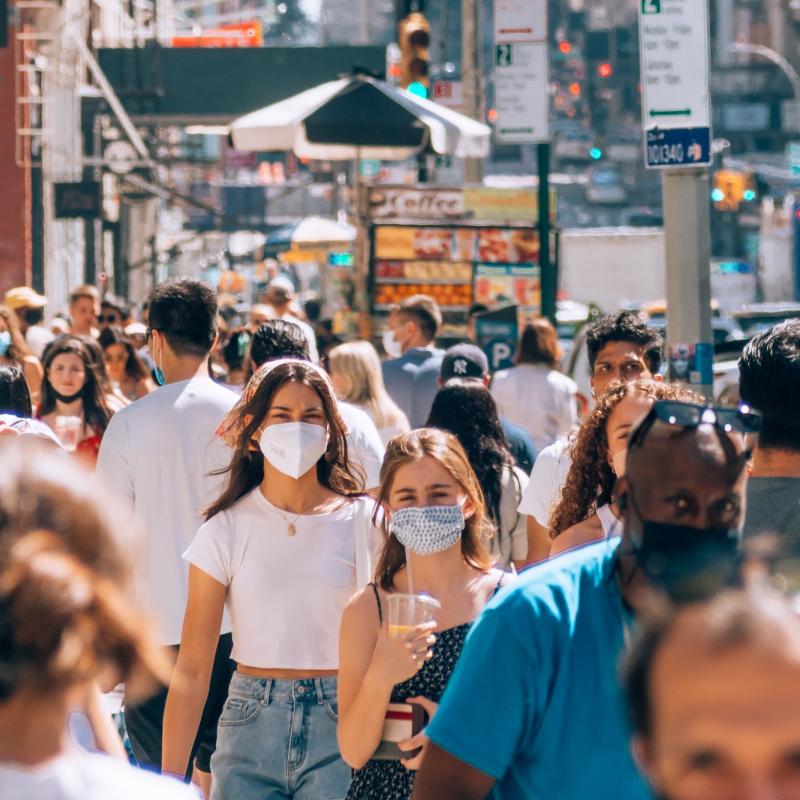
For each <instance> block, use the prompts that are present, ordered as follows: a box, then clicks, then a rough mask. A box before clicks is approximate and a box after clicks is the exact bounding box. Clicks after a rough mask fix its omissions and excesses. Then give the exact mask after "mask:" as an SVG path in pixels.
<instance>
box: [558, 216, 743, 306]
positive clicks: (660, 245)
mask: <svg viewBox="0 0 800 800" xmlns="http://www.w3.org/2000/svg"><path fill="white" fill-rule="evenodd" d="M559 261H560V265H559V283H560V286H559V288H560V290H561V291H562V292H563V293H564V294H565V295H566V296H567V297H568V298H569V299H570V300H575V301H577V302H580V303H596V304H597V305H598V306H600V308H602V309H604V310H605V311H613V310H614V309H616V308H622V307H625V306H630V305H636V306H638V305H641V304H644V303H647V302H649V301H654V300H663V298H664V297H666V282H665V255H664V231H663V229H662V228H587V229H566V230H563V231H562V232H561V245H560V256H559ZM710 269H711V296H712V298H713V299H714V300H716V301H717V307H718V308H719V310H720V312H722V313H723V314H732V313H733V312H735V311H738V310H739V309H740V308H741V307H742V306H744V305H746V304H748V303H752V302H753V301H754V300H755V298H756V275H755V270H754V269H753V267H752V266H750V265H748V264H746V263H744V262H742V261H738V260H735V259H729V260H714V261H712V262H711V265H710Z"/></svg>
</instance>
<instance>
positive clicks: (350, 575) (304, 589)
mask: <svg viewBox="0 0 800 800" xmlns="http://www.w3.org/2000/svg"><path fill="white" fill-rule="evenodd" d="M372 508H374V501H373V500H372V499H370V498H359V499H356V500H354V501H353V502H351V503H348V504H347V505H345V506H344V507H342V508H340V509H338V510H336V511H333V512H330V513H327V514H315V515H303V516H296V515H293V514H289V513H287V512H286V511H279V510H278V509H276V508H275V506H273V505H272V503H270V502H269V501H268V500H267V499H266V498H265V497H264V495H263V494H262V492H261V488H260V487H257V488H255V489H253V490H252V491H251V492H249V493H248V494H246V495H245V496H244V497H242V498H241V499H240V500H238V501H237V502H236V503H235V504H234V505H233V506H231V507H230V508H229V509H227V510H226V511H223V512H221V513H219V514H216V515H215V516H214V517H212V518H211V519H210V520H208V522H206V523H204V524H203V526H202V527H201V528H200V530H199V531H198V532H197V536H196V537H195V539H194V541H193V542H192V543H191V545H190V546H189V548H188V549H187V551H186V554H185V557H186V559H187V561H189V562H190V563H191V564H194V565H195V566H196V567H198V568H199V569H201V570H202V571H203V572H205V573H206V574H207V575H210V576H211V577H212V578H213V579H214V580H216V581H219V582H220V583H222V584H224V585H225V586H227V587H228V592H227V595H226V598H225V605H226V607H227V608H228V611H229V612H230V616H231V622H232V624H233V653H232V656H231V658H233V660H234V661H236V662H237V663H239V664H244V665H246V666H248V667H256V668H259V669H303V670H329V669H338V667H339V623H340V621H341V617H342V612H343V611H344V607H345V605H346V604H347V601H348V600H349V599H350V598H351V597H352V596H353V594H354V593H355V592H356V590H357V589H358V588H360V587H359V586H358V585H357V580H356V575H357V562H359V560H365V561H366V562H369V561H370V554H369V552H362V553H360V554H357V553H356V548H357V542H359V541H362V542H363V543H365V544H366V543H367V542H368V537H363V538H362V539H359V536H358V531H357V526H358V525H359V524H360V523H362V524H364V523H365V524H368V521H369V516H370V513H371V510H372ZM290 523H291V524H293V525H294V526H295V530H296V533H295V535H294V536H292V535H290V533H289V524H290ZM369 571H370V570H367V571H365V573H366V574H365V575H364V577H363V578H362V580H363V582H364V583H366V582H367V581H368V580H370V578H371V576H370V575H369Z"/></svg>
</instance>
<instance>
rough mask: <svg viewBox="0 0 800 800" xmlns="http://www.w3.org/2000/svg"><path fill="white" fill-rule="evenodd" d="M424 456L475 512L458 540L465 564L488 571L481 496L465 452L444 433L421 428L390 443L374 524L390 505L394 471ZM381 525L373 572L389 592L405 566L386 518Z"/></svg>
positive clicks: (402, 550) (489, 562)
mask: <svg viewBox="0 0 800 800" xmlns="http://www.w3.org/2000/svg"><path fill="white" fill-rule="evenodd" d="M426 456H427V457H429V458H432V459H434V460H435V461H437V462H438V463H439V464H440V465H441V466H442V467H444V469H445V470H447V472H449V473H450V476H451V477H452V478H453V480H454V481H455V482H456V483H457V484H458V485H459V486H460V487H461V488H462V489H463V491H464V494H465V495H466V496H467V499H468V500H469V501H470V503H471V504H472V506H473V508H474V513H473V514H472V516H470V518H469V519H468V520H467V521H466V524H465V525H464V533H463V535H462V536H461V553H462V555H463V556H464V560H465V561H466V562H467V563H468V564H470V565H471V566H473V567H475V568H476V569H489V568H490V567H491V566H492V564H493V559H492V556H491V555H490V553H489V550H488V549H487V547H486V544H485V543H486V541H487V539H488V536H489V535H490V533H491V526H489V525H487V521H486V515H485V509H484V503H483V492H481V487H480V485H479V484H478V479H477V478H476V477H475V473H474V472H473V470H472V467H471V466H470V465H469V461H468V460H467V454H466V453H465V452H464V448H462V447H461V445H460V444H459V443H458V439H456V437H455V436H453V435H452V434H450V433H447V432H446V431H441V430H436V429H434V428H420V429H418V430H415V431H411V432H410V433H402V434H400V435H399V436H395V437H394V438H393V439H392V440H391V441H390V442H389V444H388V446H387V448H386V456H385V457H384V459H383V466H382V467H381V483H380V489H379V491H378V499H377V505H376V512H375V520H374V521H375V522H376V523H377V522H378V519H379V516H380V513H381V512H380V510H381V508H383V507H384V506H388V505H389V496H390V495H391V492H392V487H393V486H394V480H395V477H396V476H397V471H398V470H399V469H400V468H401V467H403V466H405V465H406V464H411V463H414V462H417V461H420V460H421V459H423V458H425V457H426ZM382 524H383V528H384V536H385V541H384V546H383V550H382V552H381V556H380V560H379V561H378V566H377V569H376V570H375V581H376V583H377V584H378V585H379V586H380V587H381V588H382V589H384V590H386V591H390V590H391V589H392V588H393V584H394V577H395V575H396V574H397V572H398V571H399V570H400V569H401V568H402V567H404V566H405V563H406V551H405V548H404V547H403V545H401V544H400V542H398V541H397V539H396V538H395V536H394V534H392V533H390V532H389V528H388V523H387V522H386V519H385V515H384V519H383V523H382Z"/></svg>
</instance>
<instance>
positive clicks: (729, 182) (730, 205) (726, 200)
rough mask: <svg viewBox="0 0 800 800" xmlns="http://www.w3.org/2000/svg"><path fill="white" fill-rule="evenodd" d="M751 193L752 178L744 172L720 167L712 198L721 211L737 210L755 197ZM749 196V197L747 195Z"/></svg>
mask: <svg viewBox="0 0 800 800" xmlns="http://www.w3.org/2000/svg"><path fill="white" fill-rule="evenodd" d="M750 195H751V188H750V180H749V177H748V176H747V175H745V174H744V173H743V172H737V171H736V170H733V169H720V170H717V172H716V173H715V174H714V188H713V189H712V191H711V199H712V200H713V201H714V205H715V206H716V207H717V209H718V210H719V211H737V210H738V208H739V204H740V203H741V202H742V201H743V200H745V199H748V200H753V199H755V193H753V196H750ZM745 196H747V198H746V197H745Z"/></svg>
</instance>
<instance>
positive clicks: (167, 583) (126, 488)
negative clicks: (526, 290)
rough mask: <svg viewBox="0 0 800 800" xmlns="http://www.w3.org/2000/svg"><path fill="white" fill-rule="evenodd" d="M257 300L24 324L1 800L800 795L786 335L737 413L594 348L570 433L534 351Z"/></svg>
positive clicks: (6, 575)
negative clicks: (331, 324)
mask: <svg viewBox="0 0 800 800" xmlns="http://www.w3.org/2000/svg"><path fill="white" fill-rule="evenodd" d="M263 300H264V302H263V304H260V305H256V306H253V307H252V309H251V310H250V316H249V319H246V320H239V321H237V322H236V324H234V321H233V320H231V319H230V318H229V319H228V320H226V319H225V318H224V315H221V313H220V309H219V303H218V298H217V296H216V293H215V292H214V291H213V290H212V289H210V288H209V287H208V286H206V285H205V284H203V283H202V282H199V281H196V280H193V279H186V278H183V279H172V280H169V281H166V282H164V283H161V284H159V285H158V286H156V287H155V289H154V290H153V292H152V293H151V296H150V297H149V298H148V301H147V303H146V304H145V305H144V306H143V307H142V308H140V309H138V310H137V312H136V314H135V315H132V313H131V311H130V310H129V309H128V308H127V306H126V304H125V303H123V302H121V301H119V300H118V299H116V298H114V297H112V296H110V295H105V296H101V294H100V292H99V291H98V290H97V289H96V288H95V287H91V286H83V287H79V288H78V289H76V290H75V291H74V292H73V293H72V295H71V300H70V307H69V315H68V316H69V318H68V319H66V318H64V319H61V318H56V319H55V320H54V321H51V322H50V323H49V324H45V314H44V309H45V307H46V303H47V301H46V298H44V297H42V296H40V295H38V294H36V293H35V292H33V291H32V290H31V289H29V288H27V287H18V288H16V289H12V290H11V291H9V292H8V293H7V294H6V296H5V305H4V306H0V457H2V461H3V465H4V468H3V470H1V471H0V796H2V797H3V798H11V799H12V800H17V799H18V798H19V800H22V798H26V799H27V798H34V799H36V798H42V800H44V798H47V799H48V800H50V798H54V800H61V798H63V799H64V800H67V798H69V799H70V800H72V798H79V797H80V798H89V800H95V798H106V797H110V796H112V795H114V796H119V797H121V798H123V800H124V799H125V798H128V797H130V798H133V797H142V796H145V795H147V794H149V795H152V797H153V798H155V800H160V798H165V800H166V798H181V797H191V796H195V797H196V796H197V794H198V793H201V794H202V795H203V796H204V797H206V798H212V800H229V799H230V800H249V798H264V797H267V798H276V799H277V798H297V799H298V800H317V799H319V800H334V799H335V798H341V799H342V800H344V798H347V799H348V800H384V799H385V800H411V799H412V798H414V799H415V800H429V799H430V800H434V799H435V800H439V798H463V799H467V800H468V799H469V798H475V799H476V800H477V799H478V798H484V797H488V796H492V797H498V798H511V799H512V800H516V799H517V798H548V799H549V798H554V797H555V798H559V800H573V798H574V800H579V799H580V800H586V798H597V799H598V800H606V798H607V799H608V800H612V798H613V799H614V800H640V799H641V800H646V798H663V799H664V800H700V798H704V799H705V798H715V799H717V800H766V799H767V798H769V799H770V800H786V799H791V798H799V799H800V708H796V707H795V706H796V704H797V703H798V702H799V701H798V700H797V698H798V697H800V617H798V613H800V612H798V607H797V604H796V597H797V593H798V592H800V569H798V564H800V510H798V509H800V504H798V499H799V498H800V410H799V409H800V406H798V404H797V401H796V399H795V398H796V397H797V396H798V395H800V321H789V322H786V323H783V324H781V325H778V326H776V327H775V328H773V329H771V330H769V331H765V332H764V333H762V334H759V335H758V336H756V337H755V338H754V339H753V340H752V341H751V342H750V343H749V344H748V345H747V346H746V348H745V350H744V353H743V354H742V357H741V360H740V365H739V366H740V394H741V399H742V405H740V406H739V407H736V408H717V407H715V406H713V405H710V404H708V403H707V402H706V401H705V400H704V398H703V397H702V396H701V395H699V394H697V393H696V392H694V391H692V390H691V389H689V388H687V387H686V386H685V385H681V384H675V383H670V382H669V381H667V380H665V379H664V376H663V374H662V355H663V342H662V341H661V337H660V335H659V334H658V333H657V332H656V331H655V330H653V329H652V328H650V327H648V325H647V324H646V322H644V321H643V320H642V319H640V318H639V317H638V316H637V315H635V314H633V313H630V312H615V313H612V314H609V315H607V316H604V317H601V318H599V319H597V320H595V321H594V322H592V323H591V324H590V325H589V326H588V328H587V330H586V342H587V349H588V354H589V365H590V370H591V386H592V395H593V398H592V407H591V408H590V409H589V410H588V412H587V413H585V414H583V415H582V416H580V415H579V407H580V404H579V402H578V396H577V387H576V384H575V383H574V382H573V381H572V380H570V378H568V377H566V376H565V375H564V374H562V373H561V371H560V369H559V365H560V363H561V352H560V349H559V343H558V339H557V335H556V332H555V330H554V328H553V326H552V325H551V324H550V323H549V322H548V321H546V320H543V319H535V320H530V321H529V322H527V323H526V324H525V325H524V326H523V329H522V331H521V336H520V341H519V345H518V348H517V355H516V362H515V365H514V366H513V367H512V368H510V369H507V370H501V371H499V372H496V373H495V374H494V375H492V374H491V373H490V370H489V364H488V361H487V358H486V355H485V354H484V353H483V351H482V350H481V349H480V348H479V347H477V346H476V345H475V344H474V343H473V342H469V341H468V342H462V343H460V344H456V345H454V346H452V347H450V348H449V349H447V350H441V349H439V348H437V347H436V342H437V335H438V333H439V332H440V329H441V326H442V315H441V311H440V309H439V308H438V306H437V304H436V303H435V302H434V301H433V300H432V299H431V298H429V297H426V296H413V297H410V298H408V299H406V300H404V301H403V302H402V303H401V304H399V305H398V306H397V307H396V308H394V309H393V311H392V312H391V314H390V316H389V323H388V327H387V329H386V331H385V334H384V336H383V348H382V349H383V351H384V356H385V357H384V358H383V359H382V358H381V356H380V355H379V352H378V350H377V349H376V348H375V346H374V345H373V344H372V343H371V342H369V341H353V342H340V341H337V340H336V339H335V338H334V337H332V336H328V335H326V333H325V331H324V329H322V326H320V325H319V324H318V323H316V320H317V318H318V314H317V313H316V312H318V310H319V309H318V308H317V309H314V308H311V307H310V308H309V311H310V312H311V313H309V314H308V315H306V313H305V312H304V309H303V308H302V307H301V306H300V305H299V304H298V303H297V299H296V297H295V295H294V287H293V284H292V283H291V281H290V280H288V279H287V278H285V277H278V278H276V279H274V280H273V281H272V282H271V283H270V284H269V287H268V288H267V290H266V292H265V294H264V296H263ZM134 317H135V318H134ZM312 323H314V324H312ZM90 473H94V474H90ZM119 685H123V686H124V702H123V707H124V713H123V714H122V715H121V716H118V717H117V716H115V717H114V719H113V720H112V718H111V716H110V714H109V713H108V712H107V711H105V710H104V706H103V694H104V693H108V692H110V691H111V690H112V689H113V688H114V687H117V686H119ZM76 720H77V721H78V722H79V723H80V724H78V722H76ZM123 742H124V744H125V747H123V746H122V744H123ZM126 748H127V749H126ZM128 762H131V763H132V764H134V765H136V767H138V769H136V768H134V767H133V766H131V763H128ZM159 772H160V773H162V776H157V775H153V774H151V773H159ZM184 782H193V783H194V784H195V788H194V789H192V788H190V787H187V786H185V785H183V783H184Z"/></svg>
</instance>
